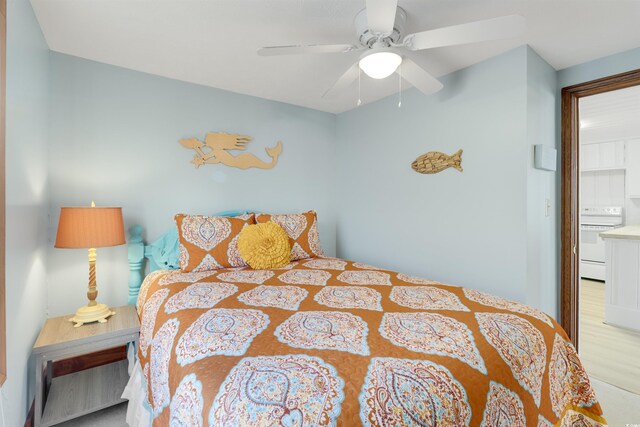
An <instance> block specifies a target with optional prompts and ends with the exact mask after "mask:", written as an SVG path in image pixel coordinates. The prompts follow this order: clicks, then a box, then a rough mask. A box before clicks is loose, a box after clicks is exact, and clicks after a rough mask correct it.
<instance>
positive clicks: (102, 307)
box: [69, 304, 116, 328]
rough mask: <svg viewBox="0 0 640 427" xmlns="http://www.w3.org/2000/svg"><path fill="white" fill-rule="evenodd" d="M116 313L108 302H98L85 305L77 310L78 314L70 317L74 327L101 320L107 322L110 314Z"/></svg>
mask: <svg viewBox="0 0 640 427" xmlns="http://www.w3.org/2000/svg"><path fill="white" fill-rule="evenodd" d="M114 314H116V312H115V311H113V310H111V309H110V308H109V307H108V306H107V305H106V304H96V305H92V306H88V305H85V306H84V307H80V308H79V309H78V311H76V315H75V316H73V317H72V318H71V319H69V322H74V323H75V325H73V327H74V328H77V327H79V326H82V325H84V324H85V323H92V322H100V323H106V322H107V318H108V317H109V316H113V315H114Z"/></svg>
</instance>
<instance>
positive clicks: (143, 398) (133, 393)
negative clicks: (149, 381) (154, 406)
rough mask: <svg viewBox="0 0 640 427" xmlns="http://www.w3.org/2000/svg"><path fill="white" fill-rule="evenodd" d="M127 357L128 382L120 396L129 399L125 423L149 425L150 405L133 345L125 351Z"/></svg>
mask: <svg viewBox="0 0 640 427" xmlns="http://www.w3.org/2000/svg"><path fill="white" fill-rule="evenodd" d="M127 358H128V359H129V382H128V383H127V386H126V387H125V389H124V391H123V392H122V398H123V399H127V400H128V401H129V403H128V405H127V418H126V420H127V425H129V427H149V426H151V420H152V418H151V407H150V406H149V403H148V402H147V392H146V390H147V387H146V382H145V379H144V376H143V375H142V367H141V366H140V361H139V360H138V358H137V357H136V355H135V352H134V350H133V346H129V349H128V351H127Z"/></svg>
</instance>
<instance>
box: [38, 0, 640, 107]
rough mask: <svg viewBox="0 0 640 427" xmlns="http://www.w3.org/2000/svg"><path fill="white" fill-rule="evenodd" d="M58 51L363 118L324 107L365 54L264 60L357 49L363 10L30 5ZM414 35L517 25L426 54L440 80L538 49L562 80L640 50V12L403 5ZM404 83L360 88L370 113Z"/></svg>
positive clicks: (555, 2) (241, 2) (238, 2)
mask: <svg viewBox="0 0 640 427" xmlns="http://www.w3.org/2000/svg"><path fill="white" fill-rule="evenodd" d="M31 3H32V5H33V7H34V10H35V12H36V15H37V17H38V21H39V22H40V25H41V27H42V30H43V32H44V35H45V38H46V40H47V42H48V44H49V47H50V48H51V50H54V51H56V52H62V53H66V54H69V55H75V56H79V57H82V58H86V59H91V60H94V61H99V62H104V63H107V64H112V65H117V66H121V67H125V68H130V69H133V70H138V71H144V72H147V73H151V74H156V75H160V76H165V77H170V78H174V79H178V80H184V81H188V82H193V83H199V84H202V85H206V86H212V87H216V88H221V89H226V90H230V91H233V92H238V93H243V94H247V95H253V96H258V97H262V98H267V99H272V100H276V101H282V102H287V103H291V104H295V105H300V106H305V107H309V108H314V109H318V110H323V111H329V112H334V113H338V112H342V111H346V110H349V109H351V108H354V107H355V104H356V99H357V85H352V86H351V87H350V88H349V90H348V91H346V92H345V93H344V94H343V96H341V97H339V98H338V99H334V100H326V99H322V98H321V95H322V94H323V93H324V91H325V90H326V89H327V88H329V87H331V86H332V84H333V83H334V81H335V80H336V79H337V77H338V76H339V75H341V74H342V72H343V71H344V70H346V69H347V67H348V66H349V65H350V64H352V63H353V62H355V60H356V59H357V56H358V54H357V53H351V54H325V55H299V56H291V57H259V56H258V55H256V49H257V48H259V47H261V46H269V45H288V44H317V43H356V36H355V31H354V28H353V23H352V21H353V18H354V16H355V15H356V14H357V12H358V11H359V10H360V9H362V8H363V7H364V4H365V0H288V1H284V0H31ZM399 5H400V6H401V7H403V8H404V9H405V10H406V11H407V14H408V17H407V25H406V33H411V32H416V31H421V30H427V29H433V28H438V27H441V26H446V25H453V24H460V23H465V22H470V21H473V20H477V19H486V18H492V17H496V16H502V15H507V14H513V13H517V14H520V15H522V16H524V17H525V18H526V21H527V31H526V33H525V35H523V36H522V37H520V38H518V39H512V40H506V41H496V42H484V43H479V44H474V45H466V46H456V47H447V48H440V49H433V50H428V51H423V52H419V53H417V56H416V57H415V58H414V59H415V60H416V62H418V63H420V64H421V65H423V66H424V67H425V68H426V69H427V70H429V71H430V72H431V73H432V74H433V75H435V76H441V75H444V74H447V73H450V72H452V71H455V70H458V69H461V68H464V67H467V66H469V65H472V64H474V63H477V62H480V61H482V60H484V59H487V58H489V57H492V56H495V55H497V54H500V53H502V52H505V51H507V50H509V49H512V48H514V47H516V46H519V45H522V44H525V43H527V44H529V45H530V46H531V47H532V48H533V49H534V50H535V51H536V52H538V53H539V54H540V55H541V56H542V57H543V58H545V59H546V60H547V61H548V62H549V63H550V64H551V65H552V66H553V67H554V68H556V69H558V70H559V69H562V68H566V67H569V66H572V65H575V64H579V63H582V62H585V61H589V60H592V59H595V58H599V57H602V56H606V55H609V54H613V53H617V52H621V51H624V50H628V49H631V48H635V47H639V46H640V24H638V20H639V18H640V1H638V0H616V1H611V0H501V1H495V0H400V2H399ZM397 88H398V81H397V78H394V77H390V78H387V79H385V80H372V79H369V78H368V77H366V76H364V77H363V80H362V100H363V102H364V103H367V102H372V101H374V100H377V99H380V98H383V97H385V96H388V95H390V94H392V93H394V92H395V91H397Z"/></svg>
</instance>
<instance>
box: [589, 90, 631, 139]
mask: <svg viewBox="0 0 640 427" xmlns="http://www.w3.org/2000/svg"><path fill="white" fill-rule="evenodd" d="M579 114H580V124H581V127H580V142H582V143H588V142H594V141H610V140H621V139H629V138H640V120H638V118H639V117H640V86H633V87H630V88H626V89H620V90H615V91H612V92H605V93H601V94H598V95H592V96H587V97H585V98H580V109H579Z"/></svg>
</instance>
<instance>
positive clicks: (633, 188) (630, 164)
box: [625, 139, 640, 199]
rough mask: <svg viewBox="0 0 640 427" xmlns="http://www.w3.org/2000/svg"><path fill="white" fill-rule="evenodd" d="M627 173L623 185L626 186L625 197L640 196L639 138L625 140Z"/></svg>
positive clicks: (636, 197)
mask: <svg viewBox="0 0 640 427" xmlns="http://www.w3.org/2000/svg"><path fill="white" fill-rule="evenodd" d="M626 148H627V150H626V151H627V155H626V158H627V159H626V160H627V162H626V163H627V174H626V177H625V186H626V187H627V197H628V198H630V199H638V198H640V139H631V140H629V141H627V147H626Z"/></svg>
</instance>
